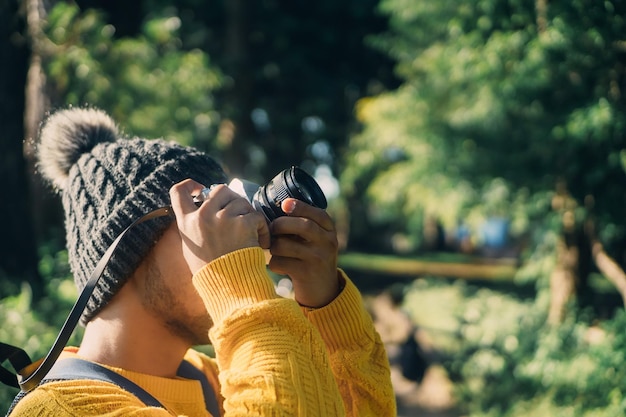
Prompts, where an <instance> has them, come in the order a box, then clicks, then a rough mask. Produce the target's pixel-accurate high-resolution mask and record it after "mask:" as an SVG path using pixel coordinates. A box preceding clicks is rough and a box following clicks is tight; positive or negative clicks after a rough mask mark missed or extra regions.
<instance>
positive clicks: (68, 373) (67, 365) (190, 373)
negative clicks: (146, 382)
mask: <svg viewBox="0 0 626 417" xmlns="http://www.w3.org/2000/svg"><path fill="white" fill-rule="evenodd" d="M177 375H178V376H181V377H183V378H187V379H194V380H197V381H199V382H200V384H201V385H202V393H203V397H204V403H205V407H206V410H207V411H208V412H210V413H211V415H213V416H215V417H218V416H219V415H220V411H219V406H218V403H217V399H216V398H215V393H214V392H213V389H212V388H211V385H210V384H209V381H208V379H207V378H206V376H205V375H204V374H203V373H202V372H201V371H200V370H199V369H197V368H196V367H195V366H193V365H192V364H191V363H189V362H187V361H185V360H184V361H183V362H182V363H181V365H180V367H179V368H178V372H177ZM77 379H89V380H96V381H104V382H109V383H111V384H114V385H117V386H118V387H120V388H121V389H123V390H125V391H127V392H129V393H131V394H133V395H134V396H135V397H137V398H138V399H139V400H140V401H141V402H142V403H144V404H145V405H147V406H149V407H159V408H165V407H164V406H163V404H161V403H160V402H159V400H157V399H156V398H154V397H153V396H152V395H151V394H149V393H148V392H147V391H146V390H144V389H143V388H141V387H140V386H139V385H137V384H135V383H134V382H133V381H131V380H129V379H128V378H125V377H123V376H122V375H120V374H118V373H117V372H114V371H112V370H110V369H108V368H106V367H104V366H102V365H99V364H97V363H94V362H89V361H86V360H84V359H79V358H65V359H62V360H60V361H58V362H57V363H55V364H54V366H53V367H52V369H51V370H50V372H48V374H47V375H46V377H45V378H44V379H43V380H42V381H41V384H45V383H47V382H53V381H68V380H77ZM27 394H28V391H27V392H25V391H20V392H19V393H18V394H17V396H16V397H15V400H14V401H13V404H11V407H10V409H9V411H8V412H7V416H9V415H10V414H11V411H12V410H13V408H15V406H16V405H17V403H18V402H19V401H20V400H21V399H22V398H24V397H25V396H26V395H27Z"/></svg>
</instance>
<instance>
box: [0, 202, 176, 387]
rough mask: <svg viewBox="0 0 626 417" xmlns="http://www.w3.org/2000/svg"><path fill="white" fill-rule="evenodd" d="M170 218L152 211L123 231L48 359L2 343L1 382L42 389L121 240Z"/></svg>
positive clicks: (165, 210)
mask: <svg viewBox="0 0 626 417" xmlns="http://www.w3.org/2000/svg"><path fill="white" fill-rule="evenodd" d="M169 215H173V212H172V208H171V207H161V208H159V209H156V210H153V211H151V212H150V213H148V214H145V215H144V216H143V217H140V218H139V219H137V220H135V221H134V222H133V223H131V225H130V226H128V227H127V228H126V229H124V231H122V233H120V234H119V236H118V237H117V238H116V239H115V240H114V241H113V243H111V245H110V246H109V248H108V249H107V251H106V252H105V253H104V255H102V258H100V261H98V264H97V265H96V267H95V269H94V270H93V272H92V273H91V275H90V277H89V280H88V281H87V284H86V285H85V288H83V290H82V291H81V293H80V295H79V297H78V299H77V300H76V302H75V303H74V306H73V307H72V310H71V311H70V313H69V315H68V316H67V319H66V320H65V323H64V324H63V327H62V328H61V331H60V332H59V334H58V336H57V338H56V340H55V342H54V344H53V345H52V348H51V349H50V351H49V352H48V354H47V355H46V357H45V358H43V359H40V360H38V361H36V362H32V361H31V359H30V357H29V356H28V354H27V353H26V352H25V351H24V350H23V349H21V348H19V347H16V346H12V345H8V344H6V343H1V342H0V382H2V383H3V384H5V385H9V386H12V387H15V388H20V389H21V390H22V391H24V392H28V391H31V390H32V389H34V388H35V387H37V385H39V383H40V382H41V381H42V380H43V378H44V377H45V376H46V374H47V373H48V372H49V371H50V369H51V368H52V366H53V365H54V363H55V362H56V360H57V359H58V358H59V355H60V354H61V352H62V351H63V349H64V348H65V345H66V344H67V341H68V340H69V338H70V336H71V335H72V333H73V332H74V329H75V328H76V325H77V324H78V321H79V320H80V317H81V316H82V314H83V311H84V309H85V306H86V305H87V302H88V301H89V298H90V297H91V294H93V292H94V290H95V288H96V285H97V284H98V281H100V278H101V277H102V274H103V273H104V270H105V268H106V266H107V264H108V263H109V260H110V259H111V257H112V256H113V253H115V249H116V248H117V245H118V244H119V243H120V241H121V240H122V238H123V237H124V236H125V235H126V234H127V233H128V232H129V231H130V230H132V229H133V228H134V227H135V226H137V225H138V224H141V223H143V222H145V221H147V220H151V219H154V218H157V217H163V216H169ZM4 361H8V362H9V363H10V364H11V366H12V367H13V369H15V370H16V371H17V372H16V373H13V372H11V371H10V370H8V369H6V368H5V367H4V366H1V365H2V364H3V363H4Z"/></svg>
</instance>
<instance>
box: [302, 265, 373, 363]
mask: <svg viewBox="0 0 626 417" xmlns="http://www.w3.org/2000/svg"><path fill="white" fill-rule="evenodd" d="M339 272H340V273H341V277H342V278H343V279H344V280H345V282H346V285H345V287H344V288H343V290H342V291H341V293H340V294H339V295H338V296H337V298H335V299H334V300H333V301H332V302H331V303H330V304H328V305H326V306H324V307H322V308H318V309H311V308H307V307H302V311H303V313H304V315H305V316H306V317H307V318H308V319H309V321H310V322H311V323H312V324H313V325H314V326H315V327H317V328H318V329H319V331H320V334H321V335H322V338H323V339H324V341H325V343H326V346H327V347H328V349H330V351H331V352H333V351H335V350H337V349H340V348H346V347H350V346H355V344H356V345H361V344H363V343H364V342H365V341H364V337H371V335H369V334H367V329H370V328H372V326H371V325H368V323H369V322H371V317H370V316H369V314H368V313H367V311H366V310H365V307H364V306H363V299H362V298H361V294H360V292H359V290H358V289H357V288H356V286H355V285H354V284H353V283H352V281H350V279H349V278H348V276H347V275H346V274H345V273H344V272H343V271H342V270H339Z"/></svg>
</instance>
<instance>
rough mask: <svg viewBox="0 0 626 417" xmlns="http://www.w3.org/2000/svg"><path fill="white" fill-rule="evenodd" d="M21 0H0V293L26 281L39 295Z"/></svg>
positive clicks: (27, 54)
mask: <svg viewBox="0 0 626 417" xmlns="http://www.w3.org/2000/svg"><path fill="white" fill-rule="evenodd" d="M24 6H25V4H24V3H23V2H20V1H19V0H7V1H5V2H2V3H0V39H4V40H5V41H3V42H0V62H3V63H5V64H4V65H0V97H1V99H0V126H2V140H0V178H2V180H3V181H2V187H3V189H2V194H3V197H2V204H0V218H2V219H3V224H4V225H3V234H2V239H0V253H2V256H0V280H3V281H4V282H3V283H4V284H9V285H2V286H0V294H2V295H6V294H7V293H11V292H15V291H16V290H17V289H18V288H19V283H20V282H24V281H25V282H28V283H29V284H30V285H31V288H32V291H33V297H34V298H35V299H37V298H39V297H40V296H41V295H42V294H43V290H44V288H43V282H42V279H41V276H40V275H39V272H38V268H37V244H36V239H35V234H34V232H33V227H32V222H31V216H30V215H29V213H31V211H30V208H31V202H30V192H29V181H28V175H27V164H26V160H25V158H24V147H23V143H24V137H25V132H24V111H25V94H26V93H25V85H26V79H27V73H28V66H29V58H30V48H29V44H28V41H27V36H26V16H25V9H24Z"/></svg>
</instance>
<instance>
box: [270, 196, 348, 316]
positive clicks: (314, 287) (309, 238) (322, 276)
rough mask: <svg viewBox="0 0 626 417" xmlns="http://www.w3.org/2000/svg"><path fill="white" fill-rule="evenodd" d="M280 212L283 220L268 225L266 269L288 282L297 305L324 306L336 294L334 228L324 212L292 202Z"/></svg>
mask: <svg viewBox="0 0 626 417" xmlns="http://www.w3.org/2000/svg"><path fill="white" fill-rule="evenodd" d="M281 208H282V209H283V211H284V212H285V213H287V216H283V217H279V218H277V219H275V220H274V221H273V222H272V223H271V225H270V231H271V233H272V245H271V247H270V253H271V254H272V257H271V259H270V262H269V267H270V269H271V270H272V271H274V272H276V273H278V274H283V275H288V276H289V277H290V278H291V281H292V282H293V288H294V292H295V298H296V301H297V302H298V303H300V304H301V305H303V306H307V307H322V306H325V305H326V304H328V303H330V302H331V301H332V300H333V299H335V297H337V295H338V294H339V278H338V276H337V252H338V243H337V232H336V230H335V225H334V223H333V221H332V219H331V218H330V216H329V215H328V213H326V211H324V210H322V209H320V208H316V207H313V206H310V205H308V204H306V203H304V202H302V201H299V200H296V199H294V198H288V199H286V200H285V201H283V203H282V206H281Z"/></svg>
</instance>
